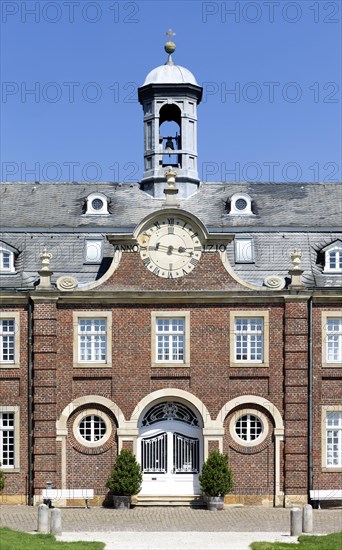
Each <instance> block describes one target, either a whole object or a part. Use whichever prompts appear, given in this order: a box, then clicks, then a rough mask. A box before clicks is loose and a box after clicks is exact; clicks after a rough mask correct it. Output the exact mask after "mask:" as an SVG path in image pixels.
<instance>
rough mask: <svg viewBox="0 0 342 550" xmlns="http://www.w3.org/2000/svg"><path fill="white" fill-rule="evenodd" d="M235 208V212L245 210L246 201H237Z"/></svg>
mask: <svg viewBox="0 0 342 550" xmlns="http://www.w3.org/2000/svg"><path fill="white" fill-rule="evenodd" d="M235 207H236V209H237V210H245V208H247V201H246V200H245V199H237V201H236V202H235Z"/></svg>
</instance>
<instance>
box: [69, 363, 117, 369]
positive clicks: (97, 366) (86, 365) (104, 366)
mask: <svg viewBox="0 0 342 550" xmlns="http://www.w3.org/2000/svg"><path fill="white" fill-rule="evenodd" d="M73 367H74V368H75V369H93V368H95V369H111V368H112V364H111V363H74V364H73Z"/></svg>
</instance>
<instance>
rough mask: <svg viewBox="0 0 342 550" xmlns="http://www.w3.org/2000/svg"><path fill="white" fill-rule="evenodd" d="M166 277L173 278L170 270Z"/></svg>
mask: <svg viewBox="0 0 342 550" xmlns="http://www.w3.org/2000/svg"><path fill="white" fill-rule="evenodd" d="M167 278H168V279H173V275H172V273H171V271H170V272H169V273H168V274H167Z"/></svg>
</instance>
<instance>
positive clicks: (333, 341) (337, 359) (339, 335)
mask: <svg viewBox="0 0 342 550" xmlns="http://www.w3.org/2000/svg"><path fill="white" fill-rule="evenodd" d="M327 362H328V363H341V362H342V318H340V319H339V318H337V317H335V318H334V317H330V318H329V319H327Z"/></svg>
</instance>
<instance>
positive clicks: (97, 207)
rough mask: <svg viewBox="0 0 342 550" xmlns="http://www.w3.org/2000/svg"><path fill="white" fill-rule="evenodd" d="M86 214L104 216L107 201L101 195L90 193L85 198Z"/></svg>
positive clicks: (106, 211) (104, 196)
mask: <svg viewBox="0 0 342 550" xmlns="http://www.w3.org/2000/svg"><path fill="white" fill-rule="evenodd" d="M86 214H92V215H96V216H98V215H101V216H103V215H106V214H109V212H108V199H107V197H106V195H104V194H103V193H91V195H89V196H88V197H87V209H86Z"/></svg>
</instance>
